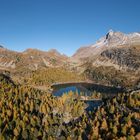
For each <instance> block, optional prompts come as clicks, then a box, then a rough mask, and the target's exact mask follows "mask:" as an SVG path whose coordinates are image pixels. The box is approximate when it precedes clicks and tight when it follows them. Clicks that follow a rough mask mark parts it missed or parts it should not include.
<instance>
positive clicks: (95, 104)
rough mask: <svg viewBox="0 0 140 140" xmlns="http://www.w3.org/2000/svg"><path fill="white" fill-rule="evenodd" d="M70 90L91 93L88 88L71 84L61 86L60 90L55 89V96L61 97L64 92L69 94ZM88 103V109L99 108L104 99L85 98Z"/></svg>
mask: <svg viewBox="0 0 140 140" xmlns="http://www.w3.org/2000/svg"><path fill="white" fill-rule="evenodd" d="M70 91H72V92H73V93H75V94H77V93H78V94H79V95H81V93H82V95H85V96H88V95H90V91H88V90H87V89H86V88H83V87H77V86H70V87H66V88H60V89H59V90H57V91H55V92H54V93H53V95H54V96H57V97H61V96H62V95H63V94H68V93H69V92H70ZM84 102H85V103H86V104H87V108H86V110H87V111H92V110H93V109H94V108H97V107H98V106H100V105H102V100H96V99H95V100H85V101H84Z"/></svg>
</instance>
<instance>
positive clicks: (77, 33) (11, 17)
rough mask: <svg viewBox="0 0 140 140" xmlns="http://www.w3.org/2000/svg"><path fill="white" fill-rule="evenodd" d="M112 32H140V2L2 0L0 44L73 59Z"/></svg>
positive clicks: (110, 0)
mask: <svg viewBox="0 0 140 140" xmlns="http://www.w3.org/2000/svg"><path fill="white" fill-rule="evenodd" d="M109 29H113V30H115V31H118V30H119V31H122V32H125V33H129V32H136V31H138V32H139V31H140V0H0V44H2V45H4V46H5V47H6V48H8V49H11V50H16V51H23V50H25V49H27V48H38V49H40V50H46V51H47V50H49V49H51V48H54V49H57V50H58V51H59V52H61V53H64V54H67V55H69V56H70V55H72V54H73V53H74V52H75V51H76V50H77V49H78V48H79V47H81V46H85V45H89V44H93V43H94V42H95V41H96V40H97V39H99V38H100V37H102V36H103V35H105V34H106V32H108V30H109Z"/></svg>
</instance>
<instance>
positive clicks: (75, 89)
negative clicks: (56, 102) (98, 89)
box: [53, 86, 90, 96]
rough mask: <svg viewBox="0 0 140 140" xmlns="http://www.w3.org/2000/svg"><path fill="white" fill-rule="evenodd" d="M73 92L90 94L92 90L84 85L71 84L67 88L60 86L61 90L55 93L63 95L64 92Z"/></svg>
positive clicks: (55, 94)
mask: <svg viewBox="0 0 140 140" xmlns="http://www.w3.org/2000/svg"><path fill="white" fill-rule="evenodd" d="M71 91H72V92H73V93H75V94H76V93H77V94H78V95H80V94H81V93H82V95H85V96H87V95H89V94H90V91H88V90H87V89H86V88H84V87H80V86H70V87H66V88H60V89H59V90H57V91H55V92H54V93H53V95H54V96H62V95H63V94H68V93H69V92H71Z"/></svg>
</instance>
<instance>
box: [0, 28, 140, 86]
mask: <svg viewBox="0 0 140 140" xmlns="http://www.w3.org/2000/svg"><path fill="white" fill-rule="evenodd" d="M49 67H53V68H57V67H65V68H66V69H68V70H73V71H76V72H78V73H82V74H86V76H87V77H88V79H90V80H93V81H95V82H102V81H103V83H109V84H112V83H113V85H120V83H121V84H122V85H126V83H127V82H128V81H130V83H133V84H134V83H137V82H138V81H140V76H139V75H140V33H137V32H135V33H131V34H124V33H122V32H114V31H113V30H110V31H109V32H108V33H107V34H106V35H105V36H104V37H102V38H101V39H99V40H98V41H97V42H96V43H95V44H93V45H90V46H87V47H82V48H80V49H78V50H77V52H76V53H75V54H74V55H73V56H72V57H67V56H65V55H62V54H60V53H59V52H58V51H57V50H55V49H52V50H50V51H41V50H37V49H27V50H25V51H24V52H15V51H11V50H8V49H5V48H4V47H0V70H7V71H10V72H12V73H14V75H16V74H17V73H18V75H21V74H22V73H23V76H24V75H27V73H28V72H32V71H36V70H40V69H44V70H45V69H46V68H49ZM113 78H114V80H113V81H112V79H113ZM124 83H125V84H124Z"/></svg>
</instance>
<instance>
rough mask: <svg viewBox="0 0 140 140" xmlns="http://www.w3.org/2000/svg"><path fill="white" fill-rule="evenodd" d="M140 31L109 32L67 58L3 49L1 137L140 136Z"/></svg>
mask: <svg viewBox="0 0 140 140" xmlns="http://www.w3.org/2000/svg"><path fill="white" fill-rule="evenodd" d="M139 89H140V34H139V33H131V34H124V33H122V32H114V31H113V30H110V31H109V32H108V33H107V34H106V35H105V36H104V37H102V38H101V39H99V40H98V41H97V42H96V43H95V44H93V45H90V46H87V47H83V48H80V49H79V50H77V52H76V53H75V54H74V55H73V56H71V57H68V56H66V55H63V54H60V53H59V52H58V51H57V50H54V49H52V50H49V51H41V50H38V49H27V50H25V51H23V52H16V51H12V50H8V49H6V48H4V47H2V46H1V47H0V139H1V140H9V139H11V140H18V139H19V140H20V139H25V140H26V139H29V140H30V139H39V140H46V139H48V140H56V139H57V140H71V139H73V140H104V139H108V140H109V139H115V140H126V139H128V140H129V139H130V140H139V139H140V127H139V126H140V92H139Z"/></svg>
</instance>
